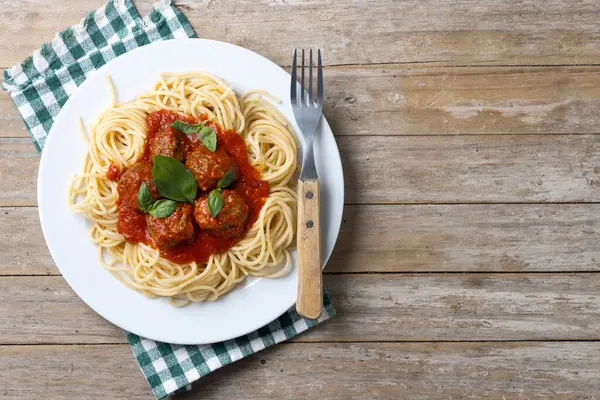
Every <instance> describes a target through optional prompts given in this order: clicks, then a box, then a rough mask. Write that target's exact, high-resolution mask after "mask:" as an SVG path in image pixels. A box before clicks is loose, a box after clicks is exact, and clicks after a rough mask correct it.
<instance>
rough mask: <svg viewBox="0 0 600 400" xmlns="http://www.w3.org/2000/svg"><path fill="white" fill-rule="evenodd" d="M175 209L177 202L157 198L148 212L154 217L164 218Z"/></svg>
mask: <svg viewBox="0 0 600 400" xmlns="http://www.w3.org/2000/svg"><path fill="white" fill-rule="evenodd" d="M176 209H177V202H175V201H173V200H168V199H161V200H157V201H155V202H154V204H152V206H151V207H150V209H149V210H148V212H149V213H150V215H152V216H153V217H156V218H165V217H168V216H169V215H171V214H173V213H174V212H175V210H176Z"/></svg>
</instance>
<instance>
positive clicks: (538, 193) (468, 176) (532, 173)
mask: <svg viewBox="0 0 600 400" xmlns="http://www.w3.org/2000/svg"><path fill="white" fill-rule="evenodd" d="M598 144H600V136H592V135H590V136H587V135H586V136H550V137H545V136H435V137H426V136H420V137H344V138H339V139H338V145H339V148H340V153H341V154H342V162H343V164H344V175H345V176H344V177H345V184H346V192H345V193H346V196H345V199H346V202H347V203H360V204H364V203H415V202H419V203H420V202H427V203H469V202H490V203H491V202H493V203H496V202H498V203H511V202H584V201H597V200H598V198H599V196H598V195H599V192H600V185H599V182H600V181H599V178H600V168H598V165H599V164H600V152H599V151H598V149H599V146H598Z"/></svg>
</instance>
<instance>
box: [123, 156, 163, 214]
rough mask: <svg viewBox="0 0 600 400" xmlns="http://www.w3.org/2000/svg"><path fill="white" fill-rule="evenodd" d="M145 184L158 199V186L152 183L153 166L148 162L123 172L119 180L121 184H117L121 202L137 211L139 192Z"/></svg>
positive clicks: (139, 163) (141, 162)
mask: <svg viewBox="0 0 600 400" xmlns="http://www.w3.org/2000/svg"><path fill="white" fill-rule="evenodd" d="M144 182H145V183H146V185H148V189H150V193H151V194H152V197H154V198H155V199H158V198H159V197H160V195H159V194H158V190H157V189H156V186H154V182H152V165H151V164H150V163H148V162H145V161H140V162H137V163H135V164H133V165H132V166H131V167H130V168H128V169H127V170H126V171H125V172H123V175H121V178H119V183H118V184H117V193H118V194H119V200H120V201H121V202H122V203H124V204H126V205H127V206H129V207H130V208H133V209H135V210H137V209H138V204H137V196H138V191H139V190H140V186H142V183H144Z"/></svg>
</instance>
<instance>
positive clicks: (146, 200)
mask: <svg viewBox="0 0 600 400" xmlns="http://www.w3.org/2000/svg"><path fill="white" fill-rule="evenodd" d="M153 203H154V199H153V198H152V194H151V193H150V189H148V185H146V182H143V183H142V185H141V186H140V190H138V195H137V204H138V207H139V209H140V210H142V211H144V212H148V210H149V209H150V207H151V206H152V204H153Z"/></svg>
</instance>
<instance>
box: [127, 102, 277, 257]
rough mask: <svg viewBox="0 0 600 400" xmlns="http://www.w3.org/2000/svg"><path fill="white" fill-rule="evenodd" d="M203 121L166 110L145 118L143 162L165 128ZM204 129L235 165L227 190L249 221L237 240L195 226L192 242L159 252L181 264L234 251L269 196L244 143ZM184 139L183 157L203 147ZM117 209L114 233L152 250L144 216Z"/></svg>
mask: <svg viewBox="0 0 600 400" xmlns="http://www.w3.org/2000/svg"><path fill="white" fill-rule="evenodd" d="M205 119H206V117H200V118H193V117H191V116H182V115H180V114H176V113H174V112H171V111H168V110H160V111H156V112H153V113H151V114H149V115H148V117H147V118H146V123H147V125H148V132H147V137H146V149H145V152H144V156H143V158H145V159H146V160H148V161H150V162H151V161H152V160H150V154H149V153H150V152H149V151H148V142H149V141H150V139H151V138H152V137H153V136H154V135H155V134H156V132H158V131H159V130H160V129H163V128H165V127H168V126H169V125H171V124H172V123H173V122H175V121H176V120H182V121H184V122H186V123H188V124H197V123H200V122H202V121H203V120H205ZM207 125H208V126H210V127H212V128H213V129H214V130H215V132H216V133H217V146H218V147H220V148H223V149H224V150H225V152H226V153H227V154H228V155H229V156H230V157H232V158H234V159H235V161H236V162H237V164H238V167H239V173H238V179H237V180H236V181H235V182H234V183H233V184H232V185H231V186H230V187H229V188H228V189H231V190H234V191H236V192H237V193H238V194H239V195H241V196H242V197H243V198H244V200H245V201H246V203H247V204H248V206H249V215H248V221H247V222H246V225H245V227H244V231H243V232H242V234H241V235H240V236H239V237H237V238H232V239H223V238H219V237H217V236H213V235H211V234H210V233H209V232H208V231H204V230H201V229H199V228H198V227H197V226H196V234H195V236H194V239H193V240H191V241H189V242H187V243H181V244H179V245H177V246H176V247H174V248H172V249H168V250H164V249H161V255H162V256H163V257H165V258H167V259H169V260H171V261H173V262H176V263H180V264H183V263H188V262H192V261H196V262H198V263H203V262H206V261H207V260H208V258H209V257H210V256H211V255H212V254H219V253H224V252H226V251H227V250H229V249H230V248H231V247H233V246H234V245H235V244H236V243H237V242H238V241H239V240H240V239H242V238H243V237H244V236H245V235H246V233H247V232H248V230H249V229H250V228H251V227H252V225H253V224H254V222H256V220H257V219H258V215H259V213H260V210H261V209H262V207H263V205H264V203H265V200H266V198H267V196H268V195H269V183H268V182H266V181H263V180H262V179H261V177H260V173H259V172H258V171H257V170H256V168H254V167H253V166H252V165H251V164H250V162H249V161H248V151H247V149H246V142H245V141H244V139H243V138H242V137H241V136H240V135H238V134H237V133H235V132H234V131H230V130H224V129H222V128H221V127H220V126H219V125H218V124H216V123H215V122H209V123H208V124H207ZM184 136H185V137H184V138H183V150H184V153H185V154H187V153H188V152H191V151H193V150H194V149H195V148H196V147H198V146H202V144H201V142H200V141H199V140H197V135H184ZM203 194H206V192H202V191H200V190H198V196H201V195H203ZM118 207H119V222H118V225H117V230H118V231H119V233H121V234H122V235H123V236H125V239H126V240H127V241H128V242H130V243H140V242H141V243H146V244H148V245H151V246H153V247H155V246H154V243H153V241H152V238H151V237H150V235H149V234H148V233H147V229H146V218H145V215H144V214H141V213H139V212H138V210H132V209H131V208H129V207H127V206H126V205H125V204H124V203H118Z"/></svg>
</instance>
